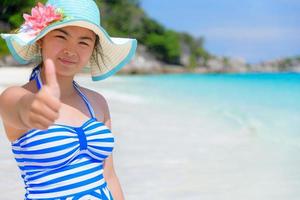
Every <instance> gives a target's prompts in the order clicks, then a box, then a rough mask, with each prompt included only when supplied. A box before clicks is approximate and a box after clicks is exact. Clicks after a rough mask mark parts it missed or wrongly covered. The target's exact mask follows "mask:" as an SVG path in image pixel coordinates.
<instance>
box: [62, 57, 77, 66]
mask: <svg viewBox="0 0 300 200" xmlns="http://www.w3.org/2000/svg"><path fill="white" fill-rule="evenodd" d="M58 60H59V61H60V62H62V63H63V64H66V65H73V64H76V63H77V62H76V61H74V60H71V59H68V58H58Z"/></svg>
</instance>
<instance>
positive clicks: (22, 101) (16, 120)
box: [0, 86, 34, 129]
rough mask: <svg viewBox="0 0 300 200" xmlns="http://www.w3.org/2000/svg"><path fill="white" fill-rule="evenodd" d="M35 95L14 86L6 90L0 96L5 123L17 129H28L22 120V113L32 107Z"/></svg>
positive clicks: (0, 109)
mask: <svg viewBox="0 0 300 200" xmlns="http://www.w3.org/2000/svg"><path fill="white" fill-rule="evenodd" d="M33 96H34V94H32V93H30V92H29V91H27V90H26V89H24V88H22V87H17V86H13V87H10V88H7V89H6V90H4V92H3V93H2V94H1V96H0V114H1V117H2V120H3V122H4V123H7V124H8V125H10V126H12V127H14V128H16V129H27V128H28V127H27V125H26V124H25V123H24V122H23V120H22V118H21V113H23V111H21V110H22V109H23V110H24V108H25V107H28V105H30V103H31V101H32V99H33Z"/></svg>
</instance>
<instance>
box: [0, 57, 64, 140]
mask: <svg viewBox="0 0 300 200" xmlns="http://www.w3.org/2000/svg"><path fill="white" fill-rule="evenodd" d="M46 79H47V84H46V85H45V86H43V88H42V89H41V90H40V91H39V92H38V93H36V94H33V93H32V92H30V91H28V90H26V89H25V88H22V87H17V86H15V87H10V88H7V89H6V90H5V91H4V92H3V93H2V94H1V96H0V114H1V117H2V119H3V123H4V126H5V128H6V134H7V137H8V139H9V140H10V141H13V140H15V139H17V138H19V137H20V136H21V135H22V133H23V132H22V131H16V132H15V131H7V130H8V127H14V128H15V129H20V130H27V129H32V128H38V129H46V128H48V127H49V126H50V125H51V124H53V122H54V121H55V120H56V119H57V118H58V113H59V108H60V105H61V103H60V100H59V86H58V83H57V82H56V75H55V67H54V64H53V63H52V62H51V61H50V62H49V61H48V62H47V65H46Z"/></svg>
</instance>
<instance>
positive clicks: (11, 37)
mask: <svg viewBox="0 0 300 200" xmlns="http://www.w3.org/2000/svg"><path fill="white" fill-rule="evenodd" d="M23 17H24V19H25V22H24V23H23V25H21V27H20V28H19V29H18V30H17V31H16V32H15V33H11V34H1V36H2V38H3V39H5V41H6V43H7V46H8V48H9V50H10V52H11V54H12V56H13V57H14V58H15V60H16V61H18V62H19V63H20V64H28V63H40V62H41V61H42V60H41V53H40V49H39V46H38V45H37V43H36V41H38V40H39V39H41V38H42V37H43V36H45V35H46V34H47V33H48V32H50V31H52V30H54V29H58V28H62V27H65V26H79V27H83V28H87V29H90V30H92V31H94V32H95V33H96V34H97V35H98V36H99V43H100V46H101V51H102V52H101V55H100V53H99V52H98V53H97V54H99V56H96V57H97V60H96V61H95V60H94V59H90V61H89V63H88V66H87V67H89V68H90V71H91V77H92V80H93V81H98V80H103V79H105V78H107V77H109V76H111V75H113V74H114V73H116V72H117V71H119V70H120V69H121V68H122V67H123V66H125V65H126V64H127V63H128V62H129V61H130V60H131V59H132V58H133V56H134V54H135V52H136V47H137V40H136V39H134V38H118V37H110V36H109V35H108V33H107V32H106V31H105V29H104V28H103V27H102V26H101V25H100V10H99V8H98V6H97V4H96V3H95V2H94V0H78V1H77V0H76V1H75V0H48V2H47V3H46V4H45V5H43V4H42V3H38V5H37V6H35V7H34V8H32V10H31V15H28V14H24V15H23ZM94 53H95V50H94Z"/></svg>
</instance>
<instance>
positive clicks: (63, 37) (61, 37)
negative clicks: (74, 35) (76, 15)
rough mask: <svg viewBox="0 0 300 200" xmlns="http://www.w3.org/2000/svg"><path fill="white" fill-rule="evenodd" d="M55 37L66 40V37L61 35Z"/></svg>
mask: <svg viewBox="0 0 300 200" xmlns="http://www.w3.org/2000/svg"><path fill="white" fill-rule="evenodd" d="M55 37H56V38H60V39H64V40H65V39H66V37H65V36H63V35H56V36H55Z"/></svg>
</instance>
